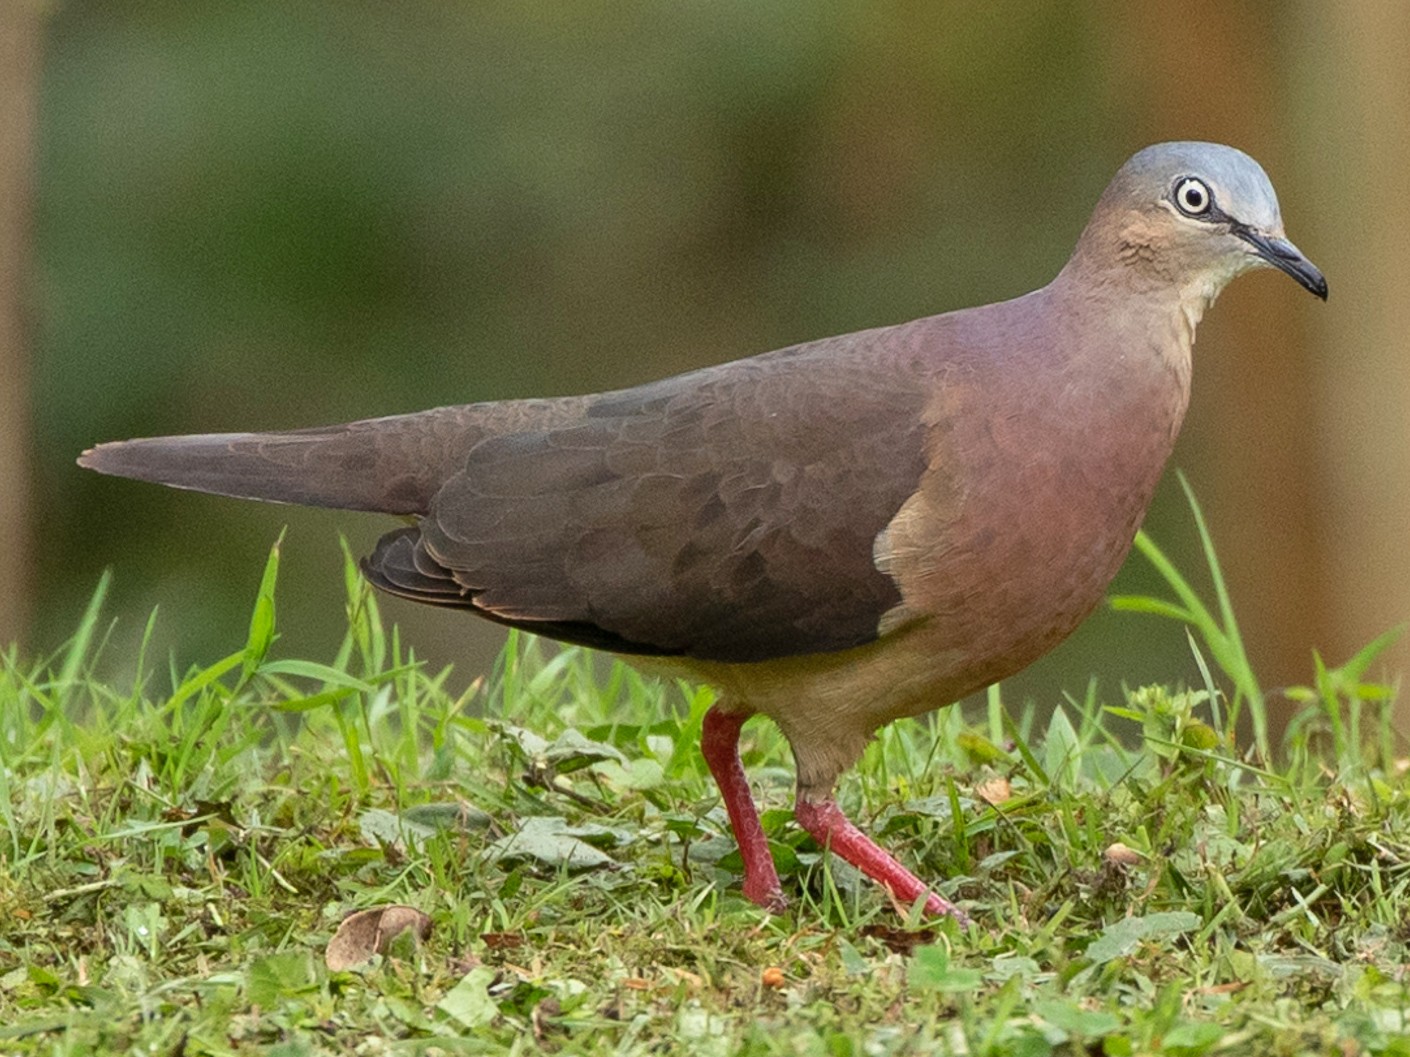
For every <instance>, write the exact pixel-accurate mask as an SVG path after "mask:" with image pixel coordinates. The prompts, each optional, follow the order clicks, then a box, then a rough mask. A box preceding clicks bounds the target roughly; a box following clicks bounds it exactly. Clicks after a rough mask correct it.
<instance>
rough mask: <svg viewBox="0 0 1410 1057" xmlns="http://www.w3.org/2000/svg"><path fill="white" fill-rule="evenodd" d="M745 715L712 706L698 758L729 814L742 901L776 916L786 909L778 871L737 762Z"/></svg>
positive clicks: (742, 767) (705, 724)
mask: <svg viewBox="0 0 1410 1057" xmlns="http://www.w3.org/2000/svg"><path fill="white" fill-rule="evenodd" d="M748 718H749V717H748V716H747V715H743V714H739V713H730V712H724V711H721V709H720V708H719V707H718V706H716V707H714V708H712V709H710V711H708V712H706V713H705V722H704V725H703V727H702V729H701V736H700V754H701V755H702V756H704V757H705V762H706V763H707V764H708V765H709V767H710V773H711V774H713V775H714V776H715V784H716V785H718V786H719V787H720V797H721V798H722V799H723V800H724V802H725V810H726V811H728V812H729V822H730V826H731V827H732V828H733V829H734V839H735V840H736V841H737V842H738V843H739V854H740V855H741V856H742V857H743V859H744V897H745V898H746V899H748V900H750V901H751V902H754V903H758V904H759V905H760V906H761V907H763V908H764V909H765V910H772V911H774V912H775V913H778V912H780V911H782V910H784V909H786V908H787V906H788V901H787V900H785V899H784V898H783V889H782V888H780V887H779V883H778V871H777V870H775V869H774V860H773V856H772V855H770V854H769V842H768V839H767V838H766V837H765V836H764V827H763V826H762V825H760V824H759V812H758V810H757V809H756V808H755V807H754V797H753V796H752V795H750V792H749V779H747V778H745V777H744V765H743V764H742V763H740V761H739V730H740V728H741V727H743V726H744V721H745V720H746V719H748Z"/></svg>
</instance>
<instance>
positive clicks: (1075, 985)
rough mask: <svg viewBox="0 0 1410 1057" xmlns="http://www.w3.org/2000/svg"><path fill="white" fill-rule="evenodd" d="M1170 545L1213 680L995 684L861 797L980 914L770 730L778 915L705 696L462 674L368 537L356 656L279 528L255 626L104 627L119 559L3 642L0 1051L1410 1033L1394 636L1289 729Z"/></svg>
mask: <svg viewBox="0 0 1410 1057" xmlns="http://www.w3.org/2000/svg"><path fill="white" fill-rule="evenodd" d="M1140 546H1141V549H1142V552H1143V554H1144V556H1145V558H1144V560H1149V561H1153V562H1155V563H1156V565H1157V566H1158V567H1160V568H1162V570H1163V571H1164V572H1165V574H1166V577H1167V580H1168V582H1169V584H1170V590H1171V601H1169V602H1156V601H1155V600H1151V599H1125V600H1117V604H1118V605H1121V606H1122V607H1124V608H1128V609H1129V608H1134V609H1143V610H1146V611H1155V612H1158V613H1162V614H1164V615H1166V616H1172V617H1175V618H1177V619H1181V620H1183V621H1185V622H1186V623H1187V624H1188V625H1189V626H1190V627H1191V628H1192V633H1191V648H1192V649H1194V650H1195V651H1196V653H1197V655H1198V656H1199V657H1200V658H1201V660H1202V662H1203V664H1204V671H1205V672H1206V685H1204V686H1199V687H1194V688H1188V689H1181V688H1160V687H1146V688H1140V689H1132V690H1129V691H1123V690H1121V689H1119V688H1116V687H1094V688H1093V689H1092V690H1090V691H1089V693H1088V694H1087V695H1086V697H1085V698H1084V699H1081V700H1068V701H1066V702H1065V703H1063V704H1062V705H1060V706H1059V707H1058V708H1057V709H1056V710H1055V711H1051V713H1050V714H1049V712H1048V711H1045V712H1043V713H1042V714H1041V718H1040V714H1039V713H1037V712H1036V711H1035V710H1034V709H1032V708H1031V707H1017V706H1015V705H1013V704H1012V703H1010V702H1006V701H1004V700H1003V697H1002V694H1001V692H1000V691H998V690H993V691H991V692H990V694H989V697H988V701H987V704H986V705H981V707H980V708H978V709H977V710H975V711H974V712H973V714H967V713H963V712H961V711H960V710H959V709H947V710H943V711H941V712H939V713H937V714H935V715H934V716H932V717H930V718H928V719H926V720H923V721H914V722H911V721H907V722H902V723H898V724H895V725H894V726H892V727H891V728H888V729H887V730H886V731H884V732H883V733H882V734H881V736H880V737H879V738H878V739H877V741H876V742H875V743H874V744H873V745H872V746H871V748H870V749H869V750H868V752H867V754H866V756H865V758H864V760H863V762H862V764H861V765H860V766H859V767H858V768H857V769H856V770H855V771H854V772H853V773H852V774H850V775H849V776H848V778H847V779H846V780H845V781H844V783H843V785H842V787H841V789H840V797H841V802H842V804H843V806H844V808H846V809H848V810H849V811H850V812H852V813H853V815H854V817H855V818H857V819H858V821H859V822H860V823H861V824H862V825H863V826H864V827H865V828H867V829H868V830H869V831H870V832H872V833H873V834H876V835H878V836H879V837H880V838H881V839H882V840H883V842H884V843H885V844H886V845H887V846H888V847H890V848H891V849H893V850H895V851H896V852H897V853H898V855H899V856H900V857H901V859H902V860H903V861H904V862H906V863H907V864H908V865H911V866H912V867H913V868H915V869H917V871H918V872H919V873H920V874H921V875H922V876H924V877H928V878H933V879H935V880H936V881H937V882H939V884H940V886H941V891H942V892H943V894H944V895H945V896H946V897H947V898H948V899H950V900H952V901H955V902H957V903H959V904H960V905H961V906H963V907H964V908H965V910H966V911H967V912H968V913H969V915H970V917H971V919H972V924H970V925H969V926H967V927H963V928H962V927H960V926H958V925H957V924H956V923H954V922H953V921H949V920H943V921H938V922H937V921H933V920H925V919H923V918H921V917H920V915H919V911H918V908H911V907H904V906H902V907H896V906H893V905H892V904H891V902H890V901H889V900H888V899H887V898H886V897H885V895H884V893H882V892H881V891H880V890H878V889H877V888H876V887H874V886H872V885H869V884H861V883H859V882H858V878H857V876H856V875H855V873H854V872H853V871H852V870H851V869H850V868H849V867H847V866H846V865H845V864H840V863H838V862H834V861H830V860H829V858H828V856H827V855H826V854H825V852H824V851H823V850H822V849H820V848H818V847H816V846H815V845H814V844H813V843H812V842H811V840H810V839H809V838H807V837H806V836H805V835H804V834H803V833H802V832H801V831H800V830H799V829H798V828H797V827H796V826H794V825H793V823H792V820H791V815H790V812H789V805H790V803H791V788H790V780H791V761H790V759H789V757H788V752H787V747H786V745H785V744H784V743H783V741H782V739H781V737H780V736H779V735H778V733H777V732H776V731H775V730H774V729H772V728H771V727H770V726H769V725H768V724H767V723H766V722H764V721H756V722H755V723H751V724H750V725H749V726H748V727H747V728H746V730H745V738H744V751H745V762H746V766H747V767H748V769H749V773H750V775H751V779H752V780H753V781H754V783H755V788H756V791H757V793H758V795H759V796H760V798H761V801H762V804H763V807H764V809H765V813H764V824H765V828H766V830H767V832H768V834H769V837H770V840H771V842H772V844H773V850H774V855H775V858H776V859H777V861H778V863H779V867H780V872H781V874H782V875H783V880H784V885H785V889H786V891H787V893H788V895H789V898H790V900H791V908H790V910H789V911H788V912H787V913H786V914H783V915H778V916H770V915H768V914H766V913H764V912H763V911H761V910H760V909H758V908H757V907H755V906H753V905H752V904H750V903H748V902H746V901H745V900H743V899H742V898H741V896H740V895H739V893H738V882H739V861H738V856H737V853H736V852H735V850H734V845H733V842H732V840H731V838H730V836H729V830H728V826H727V823H726V821H725V817H724V812H723V809H722V808H721V806H720V803H719V799H718V797H717V795H716V792H715V789H714V787H713V785H712V783H711V781H710V778H709V775H708V772H707V771H706V769H705V766H704V764H703V762H702V761H701V759H700V757H699V754H698V752H697V749H696V743H697V740H698V735H699V730H700V723H701V717H702V716H703V714H704V712H705V710H706V708H708V706H709V704H710V702H711V697H710V693H709V691H707V690H703V689H697V688H695V687H690V686H682V685H672V684H666V683H658V682H655V681H652V680H649V679H646V678H643V677H641V676H638V675H637V674H635V673H634V672H633V671H632V670H631V669H629V668H627V667H626V666H624V665H621V664H609V663H608V662H606V661H604V660H603V659H602V658H600V657H594V656H593V655H591V654H588V653H585V652H583V651H579V650H576V649H568V650H558V649H556V648H555V647H552V646H551V645H548V644H541V643H539V642H537V641H535V640H533V639H531V638H529V637H527V636H514V637H512V638H511V640H510V643H509V646H508V648H507V649H506V650H505V652H504V654H503V655H502V657H501V658H500V660H499V663H498V665H497V666H496V668H495V670H494V671H493V673H492V674H491V675H489V676H488V677H486V678H485V679H483V680H477V681H475V682H474V683H472V684H470V685H468V686H467V685H465V683H464V680H463V679H457V677H456V675H455V674H454V673H447V672H433V671H428V670H426V669H425V668H424V667H422V666H419V665H418V664H417V663H416V660H415V655H414V653H413V651H412V650H411V649H410V648H409V647H408V646H407V644H405V643H402V642H400V641H399V639H398V636H397V633H396V631H395V629H387V628H385V627H384V625H383V623H382V620H381V618H380V616H379V613H378V610H377V605H376V601H375V599H374V598H373V597H372V596H371V595H370V594H369V593H368V591H367V589H366V588H365V587H364V586H363V585H362V583H361V581H360V580H359V579H358V577H357V575H356V573H355V571H354V570H353V566H352V565H351V563H350V564H349V566H348V574H347V608H348V632H347V636H346V639H345V640H344V642H343V644H342V647H341V649H340V650H339V651H338V653H337V654H336V656H334V657H331V658H324V659H321V660H318V661H314V660H305V659H297V658H288V657H284V656H282V655H281V653H280V650H279V642H278V637H277V634H276V621H275V598H276V590H275V586H276V585H275V581H276V576H277V570H278V548H277V547H276V548H275V550H274V552H273V553H272V556H271V560H270V563H269V565H268V566H267V568H266V570H265V574H264V577H263V580H262V582H260V584H259V588H258V591H257V593H256V600H255V603H254V606H253V612H252V617H251V622H250V635H249V639H248V641H247V642H246V643H244V644H233V643H232V652H231V653H230V655H229V656H227V657H225V658H224V659H222V660H220V661H218V662H216V663H214V664H211V665H209V666H206V667H194V668H190V667H185V666H184V665H182V664H179V663H176V662H169V661H167V660H165V659H159V658H154V657H149V656H143V657H140V658H137V659H134V658H131V657H122V658H119V657H113V656H110V655H109V654H108V652H107V651H106V650H105V638H106V636H107V634H108V631H109V625H108V623H107V620H106V618H105V617H104V616H103V613H102V603H103V599H104V592H105V586H106V585H105V584H103V585H99V587H98V589H97V591H96V593H95V594H94V596H93V600H92V603H91V605H90V607H89V609H88V611H87V612H86V614H85V615H84V616H83V618H82V620H81V622H80V623H79V625H78V627H77V630H76V631H75V632H74V634H73V636H72V638H71V640H70V641H69V642H68V643H66V644H64V645H63V646H62V647H61V648H60V649H59V650H58V651H57V652H56V653H54V654H53V655H50V656H44V657H38V658H36V657H25V656H17V655H16V653H15V652H14V651H13V650H12V651H10V653H9V654H8V655H7V656H5V657H4V658H3V665H0V757H3V759H2V760H0V764H3V766H0V784H2V785H3V789H0V1053H4V1054H11V1053H15V1054H40V1053H42V1054H46V1055H59V1054H90V1053H92V1054H107V1053H132V1054H138V1053H141V1054H144V1055H167V1054H171V1055H186V1057H195V1055H206V1054H249V1053H278V1054H289V1055H293V1054H305V1053H309V1054H314V1053H320V1054H321V1053H329V1054H337V1053H355V1054H363V1055H375V1054H383V1053H398V1054H402V1053H405V1054H421V1053H426V1054H439V1053H443V1054H460V1053H470V1054H479V1053H506V1052H507V1053H519V1054H531V1053H540V1052H543V1053H554V1054H579V1053H582V1054H624V1055H625V1054H704V1055H711V1054H722V1055H723V1054H736V1053H739V1054H751V1055H754V1054H757V1055H765V1054H808V1055H812V1054H816V1055H828V1057H844V1055H859V1057H860V1055H863V1054H865V1055H884V1054H933V1053H967V1054H993V1055H1010V1054H1011V1055H1033V1057H1037V1055H1043V1054H1079V1053H1080V1054H1106V1055H1120V1054H1145V1053H1163V1054H1178V1055H1182V1057H1191V1055H1198V1054H1214V1053H1231V1054H1232V1053H1239V1054H1243V1053H1258V1054H1303V1053H1313V1054H1333V1055H1339V1057H1341V1055H1350V1054H1358V1053H1372V1054H1410V1030H1407V1023H1406V1022H1407V1016H1410V1014H1407V1007H1410V996H1407V992H1406V986H1405V978H1406V969H1407V962H1408V960H1410V955H1408V954H1407V940H1410V927H1407V922H1406V918H1407V913H1406V912H1407V908H1410V892H1408V891H1407V889H1408V888H1410V826H1407V822H1406V820H1407V815H1408V814H1410V778H1407V777H1406V771H1407V760H1406V756H1407V751H1406V746H1405V743H1404V740H1403V739H1402V738H1400V737H1399V736H1398V735H1397V734H1396V733H1395V732H1394V731H1393V730H1392V727H1391V724H1390V707H1391V697H1392V694H1391V692H1390V691H1389V690H1388V689H1387V688H1386V687H1384V686H1381V685H1377V684H1375V683H1370V682H1367V681H1366V680H1367V679H1368V677H1369V673H1371V672H1372V671H1373V670H1374V664H1373V662H1374V658H1375V656H1376V653H1377V651H1378V649H1379V647H1380V646H1381V645H1383V642H1377V643H1373V644H1371V646H1369V647H1367V649H1366V650H1364V651H1363V652H1362V653H1361V654H1360V655H1358V657H1356V658H1353V659H1352V660H1351V661H1349V662H1347V663H1346V664H1344V665H1343V666H1341V667H1340V668H1330V669H1329V668H1327V667H1326V666H1324V665H1322V664H1321V662H1320V661H1318V660H1317V659H1316V658H1315V657H1313V656H1311V655H1310V656H1309V663H1308V684H1309V685H1308V686H1307V687H1304V688H1300V689H1294V690H1293V691H1291V692H1290V696H1291V697H1292V699H1293V700H1294V701H1295V702H1296V704H1297V712H1296V714H1295V716H1294V718H1293V719H1292V722H1291V723H1290V724H1289V725H1288V727H1287V730H1286V734H1285V735H1284V736H1282V737H1281V738H1280V739H1278V741H1277V743H1276V744H1270V742H1271V741H1273V736H1272V734H1270V727H1269V723H1268V718H1267V706H1266V704H1265V701H1264V696H1263V693H1262V691H1261V690H1260V688H1259V686H1258V683H1257V680H1256V678H1255V677H1254V675H1253V673H1252V672H1251V671H1250V670H1249V669H1248V665H1247V662H1246V660H1245V659H1244V656H1243V651H1242V648H1241V646H1240V644H1239V639H1238V634H1237V628H1236V626H1235V624H1234V621H1233V615H1232V612H1231V611H1230V608H1229V606H1228V600H1227V598H1226V597H1224V594H1223V591H1222V586H1221V583H1220V580H1219V576H1218V569H1217V565H1214V566H1213V570H1212V571H1213V574H1214V575H1213V579H1212V583H1213V585H1214V586H1213V589H1212V595H1213V598H1214V601H1213V603H1212V604H1211V605H1210V606H1209V607H1207V608H1206V607H1205V606H1204V605H1202V604H1201V603H1200V601H1199V599H1198V597H1197V596H1196V594H1195V592H1194V591H1193V590H1191V589H1190V587H1189V586H1188V584H1186V583H1185V581H1184V580H1183V579H1181V578H1180V576H1179V574H1178V573H1177V572H1176V571H1175V570H1174V569H1173V568H1170V566H1169V564H1168V563H1165V562H1164V559H1163V558H1162V557H1161V555H1160V553H1159V552H1158V551H1157V550H1156V549H1155V548H1154V546H1153V545H1151V544H1150V542H1149V541H1148V540H1145V539H1144V538H1142V540H1141V541H1140ZM1210 554H1211V563H1212V551H1211V552H1210ZM1138 560H1139V559H1138ZM257 572H258V570H251V579H252V588H253V587H254V586H255V584H254V581H255V580H256V574H257ZM1131 619H1140V618H1139V617H1134V616H1133V617H1132V618H1131ZM149 627H150V625H149ZM237 647H238V648H237ZM144 652H145V651H144ZM134 669H135V670H136V671H137V672H138V674H137V676H136V677H135V678H133V677H132V676H131V675H130V674H129V675H128V676H127V677H125V678H124V679H123V680H122V681H121V682H115V681H114V680H113V677H112V676H111V675H110V674H108V673H112V672H127V673H131V672H132V671H134ZM357 912H362V913H357ZM354 913H357V916H355V917H352V918H350V919H349V915H351V914H354ZM345 919H348V920H345Z"/></svg>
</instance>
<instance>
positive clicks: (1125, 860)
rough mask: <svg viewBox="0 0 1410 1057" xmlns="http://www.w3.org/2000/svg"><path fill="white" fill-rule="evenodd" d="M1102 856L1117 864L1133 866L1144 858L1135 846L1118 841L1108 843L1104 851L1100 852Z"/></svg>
mask: <svg viewBox="0 0 1410 1057" xmlns="http://www.w3.org/2000/svg"><path fill="white" fill-rule="evenodd" d="M1102 858H1104V859H1105V860H1106V861H1107V862H1109V863H1116V864H1117V865H1119V866H1135V865H1136V864H1137V863H1138V862H1140V861H1141V860H1142V859H1144V858H1145V856H1144V855H1142V854H1141V853H1140V852H1138V851H1137V850H1136V849H1135V848H1130V847H1127V846H1126V845H1125V844H1122V843H1121V842H1120V841H1116V842H1114V843H1113V844H1110V845H1108V846H1107V849H1106V851H1104V852H1102Z"/></svg>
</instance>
